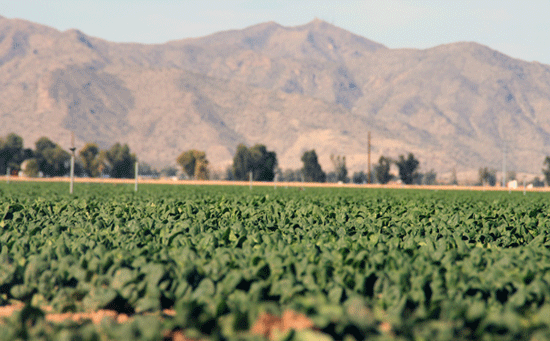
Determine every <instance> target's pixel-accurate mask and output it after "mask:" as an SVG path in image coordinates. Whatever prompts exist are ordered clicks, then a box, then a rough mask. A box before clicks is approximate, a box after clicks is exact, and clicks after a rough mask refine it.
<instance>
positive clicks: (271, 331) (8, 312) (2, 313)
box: [0, 302, 388, 341]
mask: <svg viewBox="0 0 550 341" xmlns="http://www.w3.org/2000/svg"><path fill="white" fill-rule="evenodd" d="M23 307H24V304H23V303H22V302H16V303H13V304H10V305H6V306H0V324H2V323H3V319H5V318H8V317H10V316H12V315H13V314H15V313H16V312H18V311H20V310H21V309H23ZM41 309H42V311H43V312H44V313H45V315H44V318H45V320H46V321H48V322H52V323H62V322H65V321H68V320H70V321H73V322H76V323H83V322H86V321H91V322H92V323H93V324H95V325H98V324H100V323H101V321H102V320H103V319H104V318H110V319H112V320H114V321H115V322H117V323H126V322H129V321H131V319H132V316H129V315H126V314H123V313H118V312H116V311H114V310H105V309H102V310H98V311H93V312H79V313H72V312H71V313H54V312H52V309H51V307H42V308H41ZM175 315H176V312H175V311H174V310H172V309H164V310H163V311H162V314H161V315H160V318H165V317H172V316H175ZM314 328H315V326H314V324H313V322H312V321H311V320H310V319H309V318H308V317H307V316H305V315H303V314H300V313H297V312H295V311H292V310H286V311H285V312H284V313H283V315H282V316H280V317H279V316H275V315H272V314H269V313H262V314H260V316H259V317H258V319H257V320H256V322H255V323H254V325H253V326H252V328H250V331H249V332H250V333H251V334H254V335H261V336H263V337H265V338H266V339H268V340H274V339H276V338H278V337H279V336H280V335H282V334H284V333H286V332H287V331H288V330H290V329H294V330H296V331H299V330H304V329H314ZM384 328H388V327H387V326H385V325H383V326H381V329H382V330H384ZM164 339H165V340H173V341H194V340H195V339H189V338H186V337H185V336H184V333H183V332H182V331H167V332H166V335H165V338H164Z"/></svg>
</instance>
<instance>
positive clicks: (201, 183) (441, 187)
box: [0, 175, 550, 192]
mask: <svg viewBox="0 0 550 341" xmlns="http://www.w3.org/2000/svg"><path fill="white" fill-rule="evenodd" d="M7 180H8V179H7V177H6V176H5V175H4V176H1V177H0V181H7ZM9 181H10V182H19V181H28V182H69V181H70V179H69V178H68V177H54V178H27V177H16V176H10V177H9ZM75 183H105V184H134V183H135V179H110V178H75ZM141 184H158V185H191V186H207V185H211V186H250V182H249V181H228V180H206V181H205V180H172V179H144V178H140V179H138V185H141ZM256 186H263V187H275V186H276V187H277V188H281V187H298V188H308V187H320V188H365V189H367V188H393V189H425V190H458V191H512V192H522V191H523V190H524V188H523V187H521V186H519V187H518V188H515V189H509V188H505V187H498V186H494V187H492V186H464V185H460V186H458V185H402V184H386V185H380V184H349V183H348V184H338V183H326V182H325V183H317V182H277V183H275V182H261V181H253V182H252V187H256ZM525 191H526V192H550V187H535V188H526V189H525Z"/></svg>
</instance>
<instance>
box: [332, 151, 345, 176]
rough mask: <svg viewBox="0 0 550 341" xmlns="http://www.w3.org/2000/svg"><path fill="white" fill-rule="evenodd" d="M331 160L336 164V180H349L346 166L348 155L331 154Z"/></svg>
mask: <svg viewBox="0 0 550 341" xmlns="http://www.w3.org/2000/svg"><path fill="white" fill-rule="evenodd" d="M330 161H332V165H333V166H334V172H335V173H336V181H339V182H347V180H348V169H347V167H346V157H345V156H340V155H338V156H334V155H331V156H330Z"/></svg>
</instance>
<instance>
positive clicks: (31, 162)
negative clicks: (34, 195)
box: [0, 133, 435, 184]
mask: <svg viewBox="0 0 550 341" xmlns="http://www.w3.org/2000/svg"><path fill="white" fill-rule="evenodd" d="M76 157H77V158H76V163H75V174H76V175H77V176H88V177H100V176H108V177H112V178H132V177H134V176H135V174H134V172H135V168H134V164H135V162H136V161H137V157H136V155H135V154H134V153H132V152H131V151H130V148H129V147H128V145H127V144H121V143H118V142H116V143H115V144H113V145H112V146H111V147H110V148H108V149H104V150H102V149H101V148H100V147H99V146H98V145H97V144H96V143H86V144H85V145H84V147H82V148H81V149H80V150H78V152H77V154H76ZM70 159H71V155H70V154H69V152H67V151H66V150H64V149H63V148H62V147H61V146H59V145H58V144H57V143H55V142H53V141H51V140H50V139H49V138H47V137H41V138H39V139H38V140H37V141H36V142H35V148H34V149H30V148H24V144H23V139H22V138H21V137H20V136H18V135H17V134H15V133H10V134H8V135H7V136H5V137H0V174H6V172H7V170H8V169H10V170H11V173H12V174H17V173H18V172H19V171H21V170H23V171H24V173H25V175H27V176H30V177H36V176H45V177H55V176H64V175H67V174H68V172H69V166H70ZM330 159H331V162H332V164H333V166H334V171H332V172H329V173H326V172H324V171H323V169H322V168H321V165H320V164H319V160H318V157H317V153H316V152H315V149H312V150H308V151H305V152H304V153H303V155H302V157H301V161H302V164H303V167H302V168H301V169H299V170H286V171H282V170H281V169H279V168H278V167H277V166H278V162H277V155H276V153H275V152H274V151H269V150H268V149H267V147H266V146H265V145H263V144H256V145H254V146H252V147H247V146H246V145H244V144H239V145H238V146H237V149H236V152H235V155H234V157H233V163H232V165H231V166H230V167H229V169H227V171H226V174H225V179H227V180H241V181H246V180H249V179H250V177H252V180H254V181H273V180H276V177H277V180H279V181H305V182H343V183H345V182H350V181H353V182H356V183H365V182H368V180H369V179H368V177H367V174H365V173H364V172H357V173H354V174H353V176H352V178H351V179H350V178H349V177H348V170H347V167H346V157H345V156H340V155H331V157H330ZM176 163H177V164H178V165H179V166H180V167H181V170H182V171H183V173H184V174H185V176H186V177H187V178H188V179H197V180H208V179H209V178H210V172H209V168H208V165H209V162H208V160H207V157H206V153H205V152H204V151H200V150H196V149H191V150H187V151H184V152H182V153H181V154H180V155H179V156H178V157H177V158H176ZM391 164H395V165H397V167H398V168H399V177H400V179H401V180H402V181H403V182H404V183H406V184H411V183H416V182H418V181H419V179H421V178H422V174H420V173H418V172H417V168H418V166H419V161H418V160H416V158H415V157H414V155H413V154H409V155H408V157H407V158H405V157H404V156H403V155H401V156H399V159H397V160H392V159H390V158H387V157H384V156H382V157H380V160H379V162H378V164H377V165H375V167H374V182H378V183H382V184H385V183H387V182H389V181H391V180H392V179H393V175H391V174H390V166H391ZM140 173H141V174H151V175H155V174H158V171H156V170H154V169H152V167H151V166H149V165H147V164H143V165H142V166H141V171H140ZM165 173H166V174H167V175H175V174H176V173H177V170H175V169H171V168H168V169H166V171H165ZM424 176H426V175H424ZM432 178H433V179H432V180H433V181H435V173H433V176H432Z"/></svg>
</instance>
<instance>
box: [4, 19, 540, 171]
mask: <svg viewBox="0 0 550 341" xmlns="http://www.w3.org/2000/svg"><path fill="white" fill-rule="evenodd" d="M0 92H1V93H2V94H5V95H4V96H2V99H0V121H1V122H2V123H3V124H2V127H0V136H2V135H5V134H7V133H9V132H11V131H14V132H16V133H18V134H20V135H21V136H22V137H23V138H24V139H25V142H26V144H32V143H34V141H36V139H37V138H38V137H40V136H42V135H49V136H50V137H51V138H52V139H54V140H57V141H58V142H60V143H61V144H62V145H63V146H65V147H67V146H68V143H67V142H68V138H67V136H68V135H69V132H70V131H74V132H75V135H76V138H77V144H80V145H82V144H83V143H85V142H88V141H91V142H92V141H93V142H98V143H99V144H100V145H101V146H102V147H107V146H108V145H109V143H111V142H114V141H120V142H123V143H129V144H130V147H131V148H132V150H134V151H135V152H136V153H137V155H138V157H139V158H140V159H142V160H143V161H146V162H149V163H153V164H159V165H163V164H174V163H175V158H176V157H177V155H178V154H179V153H181V151H183V150H186V149H190V148H198V149H203V150H205V151H206V152H207V156H208V158H209V159H210V161H211V164H212V166H213V168H215V169H223V168H224V167H226V166H227V165H228V164H229V163H230V162H231V158H232V154H233V153H234V151H235V148H236V145H237V144H238V143H241V142H242V143H247V144H249V145H251V144H254V143H264V144H266V145H267V146H268V148H270V149H273V150H275V151H276V152H277V155H278V156H279V163H280V166H281V167H282V168H299V167H300V165H301V162H300V156H301V154H302V153H303V151H305V150H308V149H312V148H316V149H317V152H318V154H319V155H320V160H321V164H322V166H323V168H324V169H325V170H330V169H331V168H332V167H331V163H330V160H329V157H330V154H339V155H347V162H348V166H349V168H350V170H365V169H366V168H367V164H366V156H367V155H366V154H367V150H366V145H367V139H366V135H367V134H366V132H367V131H372V136H373V157H372V160H373V162H375V161H376V160H377V159H378V157H379V156H380V155H386V156H390V157H396V156H397V155H398V154H402V153H406V152H413V153H414V154H415V155H416V156H417V158H418V159H419V160H420V161H421V167H422V168H423V170H424V171H427V170H429V169H431V168H433V169H435V170H436V171H438V172H450V171H451V170H452V169H455V170H458V171H472V170H476V169H477V168H479V167H482V166H488V167H492V168H499V166H500V164H501V159H502V153H503V148H504V144H506V145H507V146H508V147H507V148H508V153H509V155H510V160H509V169H512V170H515V171H517V172H530V173H538V172H539V171H540V168H541V167H542V161H543V158H544V156H545V153H546V152H545V151H546V150H550V148H548V147H550V117H548V115H547V114H545V113H546V112H547V111H548V110H550V67H549V66H547V65H545V64H541V63H532V62H526V61H522V60H519V59H514V58H512V57H509V56H506V55H505V54H502V53H500V52H498V51H495V50H492V49H490V48H489V47H487V46H484V45H481V44H478V43H475V42H457V43H452V44H444V45H438V46H435V47H433V48H429V49H423V50H421V49H389V48H387V47H385V46H384V45H382V44H379V43H376V42H373V41H370V40H368V39H367V38H363V37H360V36H357V35H354V34H353V33H351V32H348V31H345V30H343V29H341V28H338V27H336V26H333V25H331V24H328V23H326V22H324V21H322V20H318V19H316V20H314V21H312V22H309V23H307V24H305V25H300V26H294V27H284V26H281V25H279V24H277V23H274V22H268V23H262V24H258V25H253V26H250V27H247V28H245V29H242V30H232V31H226V32H218V33H214V34H212V35H209V36H206V37H199V38H186V39H180V40H173V41H169V42H166V43H164V44H138V43H112V42H109V41H106V40H103V39H100V38H95V37H91V36H88V35H86V34H85V33H83V32H81V31H79V30H76V29H71V30H66V31H63V32H60V31H57V30H55V29H53V28H50V27H47V26H42V25H38V24H34V23H32V22H28V21H24V20H20V19H5V18H1V17H0ZM190 127H192V128H190Z"/></svg>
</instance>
